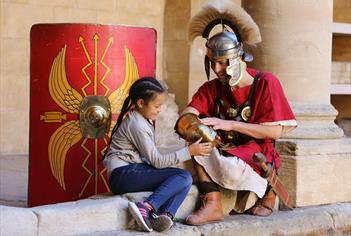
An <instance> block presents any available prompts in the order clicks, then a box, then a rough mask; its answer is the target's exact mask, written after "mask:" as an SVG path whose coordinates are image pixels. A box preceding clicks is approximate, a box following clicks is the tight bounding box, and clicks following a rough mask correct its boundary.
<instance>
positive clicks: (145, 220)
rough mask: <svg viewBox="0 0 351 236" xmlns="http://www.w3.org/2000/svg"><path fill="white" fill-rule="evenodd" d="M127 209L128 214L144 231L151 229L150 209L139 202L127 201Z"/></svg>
mask: <svg viewBox="0 0 351 236" xmlns="http://www.w3.org/2000/svg"><path fill="white" fill-rule="evenodd" d="M128 209H129V212H130V214H131V215H132V216H133V218H134V219H135V220H136V222H137V224H138V226H139V227H140V228H141V229H142V230H143V231H146V232H151V231H152V226H151V223H150V219H149V215H150V210H149V209H148V208H147V207H146V206H145V205H144V204H143V203H141V202H137V203H134V202H128Z"/></svg>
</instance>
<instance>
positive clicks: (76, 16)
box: [53, 7, 97, 23]
mask: <svg viewBox="0 0 351 236" xmlns="http://www.w3.org/2000/svg"><path fill="white" fill-rule="evenodd" d="M53 11H54V20H55V22H60V23H97V11H96V10H91V9H79V8H70V7H55V9H54V10H53Z"/></svg>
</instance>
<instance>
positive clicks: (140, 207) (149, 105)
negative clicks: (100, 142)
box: [104, 77, 211, 232]
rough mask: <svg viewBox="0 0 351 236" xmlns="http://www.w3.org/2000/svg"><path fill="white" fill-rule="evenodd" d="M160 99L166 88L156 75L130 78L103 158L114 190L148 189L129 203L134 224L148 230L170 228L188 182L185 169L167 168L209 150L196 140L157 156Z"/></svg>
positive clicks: (188, 187) (187, 187) (189, 175)
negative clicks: (145, 195)
mask: <svg viewBox="0 0 351 236" xmlns="http://www.w3.org/2000/svg"><path fill="white" fill-rule="evenodd" d="M165 100H166V93H165V90H164V88H163V87H162V86H161V84H160V83H159V82H158V81H157V80H156V79H154V78H150V77H146V78H141V79H139V80H137V81H136V82H134V84H133V85H132V86H131V87H130V90H129V96H128V97H127V98H126V100H125V101H124V103H123V107H122V110H121V113H120V115H119V117H118V120H117V123H116V125H115V127H114V128H113V130H112V134H111V140H110V146H109V149H108V151H107V154H106V157H105V159H104V165H105V166H106V168H107V173H108V176H109V186H110V189H111V191H112V192H113V193H114V194H124V193H128V192H141V191H152V192H153V193H152V194H151V195H150V196H149V197H148V198H147V199H146V200H145V201H140V202H137V203H133V202H129V204H128V207H129V211H130V213H131V215H132V216H133V218H134V219H135V220H136V221H137V223H138V225H139V227H140V228H141V229H142V230H144V231H147V232H151V231H152V230H153V229H155V230H156V231H159V232H161V231H165V230H168V229H169V228H171V226H172V225H173V218H174V216H175V214H176V212H177V210H178V208H179V206H180V205H181V203H182V202H183V201H184V199H185V197H186V195H187V194H188V192H189V190H190V187H191V185H192V177H191V174H190V173H189V172H188V171H186V170H183V169H179V168H172V167H169V166H171V165H174V164H177V163H180V162H183V161H186V160H189V159H191V156H194V155H196V156H199V155H203V156H205V155H209V154H210V151H211V145H210V144H209V143H200V141H201V140H198V141H197V142H195V143H193V144H191V145H189V146H188V147H184V148H182V149H180V150H177V151H176V152H173V153H167V154H161V153H160V152H159V151H158V150H157V148H156V146H155V128H154V123H153V122H154V121H155V120H156V118H157V116H158V114H159V113H160V110H161V105H162V104H163V103H164V102H165ZM127 112H128V115H127V116H126V118H125V119H124V120H123V117H124V116H125V114H126V113H127Z"/></svg>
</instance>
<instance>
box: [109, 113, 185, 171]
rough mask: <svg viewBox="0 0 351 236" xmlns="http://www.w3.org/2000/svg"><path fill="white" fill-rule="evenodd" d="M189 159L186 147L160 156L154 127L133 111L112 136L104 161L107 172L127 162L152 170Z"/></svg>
mask: <svg viewBox="0 0 351 236" xmlns="http://www.w3.org/2000/svg"><path fill="white" fill-rule="evenodd" d="M190 158H191V156H190V154H189V151H188V148H187V147H184V148H182V149H179V150H177V151H176V152H173V153H167V154H161V153H160V152H159V151H158V150H157V148H156V145H155V128H154V126H153V125H152V124H151V123H150V122H149V121H148V120H147V119H145V118H144V117H143V116H142V115H141V114H140V113H138V112H137V111H135V110H133V111H130V112H129V113H128V115H127V117H126V118H125V119H124V120H123V122H122V124H121V125H120V127H119V128H118V130H117V131H116V133H115V134H114V135H113V137H112V141H111V144H110V148H109V150H108V152H107V155H106V157H105V160H104V165H105V166H106V169H107V173H108V174H110V173H111V172H112V170H114V169H115V168H118V167H121V166H124V165H128V164H129V163H143V162H145V163H148V164H150V165H152V166H154V167H155V168H165V167H169V166H171V165H175V164H178V163H180V162H183V161H186V160H189V159H190Z"/></svg>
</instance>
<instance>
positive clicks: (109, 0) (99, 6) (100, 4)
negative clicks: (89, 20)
mask: <svg viewBox="0 0 351 236" xmlns="http://www.w3.org/2000/svg"><path fill="white" fill-rule="evenodd" d="M76 2H77V5H78V8H79V9H93V10H104V11H111V10H115V9H116V1H115V0H99V1H85V0H77V1H76Z"/></svg>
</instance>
